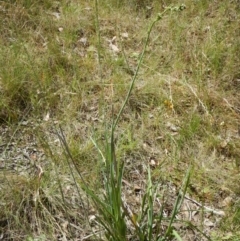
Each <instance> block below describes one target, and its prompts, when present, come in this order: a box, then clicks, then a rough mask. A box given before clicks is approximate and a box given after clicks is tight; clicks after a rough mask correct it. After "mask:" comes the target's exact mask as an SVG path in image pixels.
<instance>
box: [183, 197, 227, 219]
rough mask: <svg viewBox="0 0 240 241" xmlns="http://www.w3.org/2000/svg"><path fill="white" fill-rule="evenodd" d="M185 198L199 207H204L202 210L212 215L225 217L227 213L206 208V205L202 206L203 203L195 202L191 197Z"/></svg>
mask: <svg viewBox="0 0 240 241" xmlns="http://www.w3.org/2000/svg"><path fill="white" fill-rule="evenodd" d="M185 198H186V199H187V200H189V201H191V202H193V203H195V204H196V205H197V206H199V207H202V208H203V209H205V210H206V211H209V212H212V213H214V214H216V215H219V216H225V212H224V211H221V210H215V209H213V208H210V207H207V206H204V205H202V204H201V203H199V202H197V201H196V200H194V199H192V198H190V197H188V196H186V195H185Z"/></svg>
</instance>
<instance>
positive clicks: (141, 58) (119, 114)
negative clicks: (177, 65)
mask: <svg viewBox="0 0 240 241" xmlns="http://www.w3.org/2000/svg"><path fill="white" fill-rule="evenodd" d="M168 10H171V8H166V9H165V10H164V11H163V12H162V13H160V14H159V15H158V16H157V18H156V19H155V20H154V21H153V22H152V23H151V25H150V27H149V29H148V32H147V39H146V41H145V44H144V47H143V51H142V53H141V56H140V59H139V61H138V65H137V68H136V70H135V73H134V76H133V78H132V82H131V85H130V87H129V89H128V93H127V96H126V98H125V100H124V102H123V105H122V107H121V109H120V111H119V112H118V115H117V118H116V120H115V122H114V124H113V128H112V131H113V132H114V131H115V129H116V126H117V124H118V122H119V119H120V116H121V115H122V113H123V110H124V108H125V106H126V104H127V102H128V100H129V97H130V95H131V93H132V90H133V87H134V84H135V82H136V79H137V75H138V72H139V69H140V67H141V64H142V61H143V57H144V55H145V52H146V49H147V45H148V42H149V39H150V34H151V32H152V29H153V27H154V25H155V24H156V23H157V22H158V21H159V20H160V19H161V18H162V16H163V15H164V14H165V13H166V12H167V11H168Z"/></svg>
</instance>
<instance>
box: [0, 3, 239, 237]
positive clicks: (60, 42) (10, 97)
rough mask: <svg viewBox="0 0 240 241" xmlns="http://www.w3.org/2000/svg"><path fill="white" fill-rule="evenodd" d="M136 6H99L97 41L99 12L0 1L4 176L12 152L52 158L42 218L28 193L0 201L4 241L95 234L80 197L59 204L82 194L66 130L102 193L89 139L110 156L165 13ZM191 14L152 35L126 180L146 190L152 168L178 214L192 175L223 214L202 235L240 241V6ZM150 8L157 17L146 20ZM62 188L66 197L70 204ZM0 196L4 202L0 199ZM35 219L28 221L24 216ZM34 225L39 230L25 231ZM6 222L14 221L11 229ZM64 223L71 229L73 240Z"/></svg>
mask: <svg viewBox="0 0 240 241" xmlns="http://www.w3.org/2000/svg"><path fill="white" fill-rule="evenodd" d="M136 2H137V1H131V2H130V3H129V4H128V3H127V2H122V3H121V4H120V1H117V0H116V1H113V0H111V1H102V3H101V4H100V3H99V11H98V18H99V29H98V28H97V27H96V26H97V25H96V12H95V6H94V1H83V3H80V2H79V1H75V0H72V1H64V0H62V1H59V2H53V1H47V0H44V1H41V3H34V2H32V1H27V0H21V1H10V2H5V1H0V21H1V22H2V26H3V27H2V28H1V30H0V35H1V37H0V45H1V48H0V66H1V67H0V94H1V99H0V122H1V138H0V148H1V155H0V164H1V165H0V166H1V168H3V169H4V171H9V170H8V169H11V168H12V166H11V168H10V167H9V166H8V165H7V164H6V163H7V161H8V160H10V161H9V162H14V160H16V159H14V158H15V157H14V152H16V153H18V149H19V148H20V149H23V150H25V149H26V150H27V146H29V142H32V141H33V139H32V137H33V136H34V138H35V137H36V138H35V141H36V146H35V147H34V148H36V149H37V150H39V149H41V151H43V152H44V153H45V158H44V160H41V162H40V164H41V165H43V167H44V172H45V174H44V175H46V176H45V177H44V179H43V181H42V182H41V184H40V187H39V188H40V189H41V190H42V192H41V193H40V199H39V205H40V211H39V212H38V211H36V210H35V211H34V205H35V204H34V205H33V202H32V196H31V195H32V193H31V188H30V187H29V186H28V185H26V187H27V188H26V189H27V190H28V191H27V192H23V193H24V194H23V196H20V197H19V195H18V194H17V193H14V192H15V191H14V190H12V189H10V190H12V191H10V192H9V195H10V194H11V195H12V196H11V197H9V196H8V195H0V196H1V197H0V207H1V210H2V211H1V213H0V214H1V215H0V232H2V233H3V235H5V232H6V233H7V236H4V237H7V238H8V239H9V240H17V239H14V238H16V235H17V234H18V233H19V235H20V234H21V235H22V236H21V238H19V240H36V239H34V237H38V236H39V237H40V236H41V235H42V233H44V234H45V237H43V238H42V239H43V240H49V238H50V239H51V238H52V239H54V238H56V235H57V234H59V233H62V234H63V233H65V234H66V233H67V236H66V237H67V238H69V240H74V239H73V237H74V236H71V235H72V234H71V232H73V231H74V230H77V228H76V227H77V226H78V227H79V230H81V229H82V228H83V229H84V230H85V231H83V230H82V234H83V235H82V237H84V236H87V235H88V234H89V233H90V232H91V231H90V230H89V229H87V228H86V223H85V221H82V220H84V218H86V217H84V215H83V214H81V215H80V213H81V211H82V210H81V208H79V207H75V206H74V202H77V201H79V200H78V199H77V197H76V200H77V201H76V200H75V201H71V202H70V203H67V204H66V206H64V205H65V204H62V202H63V200H68V198H69V195H73V196H77V194H76V191H74V190H73V189H74V188H73V187H74V181H72V179H71V175H70V174H69V167H68V165H67V161H66V158H65V157H64V151H63V150H62V148H61V145H60V144H59V140H58V138H57V136H56V131H57V125H58V124H59V123H60V124H61V125H62V126H63V129H64V132H65V135H66V139H67V141H68V143H69V148H70V150H71V152H72V155H73V158H74V160H75V161H76V162H77V165H78V167H79V170H80V171H81V173H83V175H84V177H85V178H86V180H87V182H89V185H91V186H92V187H94V186H96V187H97V189H98V188H100V187H101V182H99V180H101V178H102V175H101V171H102V163H100V162H99V154H98V153H97V151H96V149H95V147H94V145H93V143H92V142H91V140H90V136H93V137H94V139H96V140H97V141H98V142H99V145H100V146H101V147H103V146H104V144H103V142H104V138H105V134H106V130H108V129H109V125H110V124H111V120H112V118H115V117H116V115H117V113H118V111H119V109H120V107H121V105H122V103H123V101H124V98H125V96H126V93H127V91H128V88H129V84H130V80H131V78H132V73H134V71H135V68H136V66H137V63H138V60H139V55H140V53H141V51H142V48H143V44H144V41H145V39H146V34H147V28H148V26H149V25H150V23H151V22H152V21H153V19H154V18H155V17H156V15H157V13H158V12H160V11H162V10H163V8H164V6H166V1H149V2H147V1H146V2H147V3H146V2H144V3H141V2H142V1H138V6H139V7H136ZM176 2H178V1H170V2H168V4H170V3H172V4H176ZM183 2H184V4H185V5H186V9H185V11H182V12H179V13H175V12H173V13H171V14H169V15H166V16H165V17H163V19H162V20H161V21H160V22H159V23H158V24H157V26H156V27H155V28H154V29H153V32H152V34H151V38H150V43H149V45H148V48H147V53H146V55H145V57H144V62H143V64H142V66H141V69H140V72H139V75H138V78H137V82H136V85H135V87H134V91H133V93H132V95H131V96H130V99H129V101H128V104H127V107H126V109H125V111H124V112H123V114H122V116H121V118H120V122H119V125H118V127H117V129H116V137H117V141H116V149H117V151H116V155H117V158H118V159H119V160H122V161H125V162H126V167H125V169H126V170H125V176H124V179H125V180H128V182H129V183H132V184H133V185H134V184H136V185H140V186H141V188H142V189H144V182H145V178H146V166H147V165H148V164H149V162H150V164H151V163H152V168H153V169H154V170H153V179H154V181H155V182H157V181H159V180H160V181H159V182H160V183H161V185H162V186H161V185H160V184H159V185H160V186H161V187H164V188H167V186H168V188H169V190H168V191H169V193H170V195H169V196H170V197H169V206H171V205H172V201H171V200H173V197H174V195H175V194H171V190H173V189H174V187H179V186H180V183H181V180H182V178H183V176H184V174H185V171H186V169H187V167H188V166H189V165H192V166H193V173H192V178H191V183H190V186H189V190H188V194H189V195H191V197H192V199H194V200H197V201H198V202H201V203H203V204H204V205H207V206H211V207H212V208H213V209H216V210H217V209H220V210H223V211H224V212H225V213H226V216H225V217H224V218H221V220H220V219H219V218H218V217H215V216H214V217H211V218H209V219H211V221H212V222H213V223H214V227H210V228H209V227H206V226H204V225H203V227H204V228H205V229H206V230H205V229H204V228H203V231H206V232H208V235H209V236H211V238H212V240H223V239H224V238H226V237H227V236H228V237H229V239H228V240H238V239H239V237H240V236H239V235H240V234H239V231H238V229H239V226H240V221H239V217H240V214H239V185H240V183H239V166H240V133H239V121H240V102H239V99H240V96H239V90H240V73H239V69H240V59H239V52H240V49H239V46H240V32H239V31H240V30H239V2H238V1H221V2H211V1H189V0H185V1H183ZM144 5H147V6H151V7H152V10H151V11H152V12H151V15H150V16H149V15H148V16H147V18H146V11H147V10H146V7H145V6H144ZM98 31H100V47H99V42H98V36H97V33H98ZM111 44H112V45H111ZM115 47H117V48H118V49H119V51H117V50H116V48H115ZM98 54H100V56H98ZM99 60H100V63H99ZM112 108H113V109H112ZM23 122H24V124H23ZM15 130H17V132H15ZM21 133H22V134H21ZM21 136H24V137H21ZM21 138H22V139H21ZM22 140H23V141H22ZM12 142H14V143H13V144H12ZM2 144H4V145H2ZM5 144H9V145H7V146H6V145H5ZM1 145H2V146H1ZM13 147H14V148H13ZM30 154H31V153H30ZM37 154H38V153H37ZM9 157H10V159H9ZM17 160H18V161H19V158H18V159H17ZM23 160H24V158H23ZM33 160H34V161H37V160H39V159H38V157H37V158H33ZM46 163H47V164H46ZM49 163H51V164H50V165H49ZM20 165H23V166H24V165H25V164H24V162H21V164H20ZM11 171H12V170H11ZM58 172H60V173H61V175H59V176H60V179H58V178H57V176H56V175H58V174H57V173H58ZM16 173H17V174H16ZM26 173H28V171H26V170H25V171H24V173H20V175H19V173H18V169H15V174H16V175H17V176H20V178H21V176H22V174H24V178H26V177H27V178H28V174H29V173H28V174H26ZM15 174H14V175H15ZM25 174H26V175H25ZM30 174H31V173H30ZM30 176H31V175H30ZM53 180H62V181H60V182H59V181H56V183H54V182H53ZM70 180H71V181H70ZM77 182H80V181H79V180H78V181H77ZM60 183H61V185H62V186H61V185H60ZM70 183H71V184H70ZM169 183H171V185H170V184H169ZM59 185H60V187H62V188H63V190H65V192H66V193H64V194H63V193H61V190H60V189H59ZM164 188H163V189H164ZM49 190H51V192H50V193H49V192H48V191H49ZM68 191H69V193H71V194H69V193H68ZM124 191H125V192H127V188H126V190H124ZM161 191H162V190H160V191H159V192H161ZM0 192H2V193H4V194H5V193H6V191H5V189H2V188H1V190H0ZM172 193H174V191H173V192H172ZM132 195H133V194H132V193H131V195H130V196H131V197H132ZM133 196H134V195H133ZM50 197H51V198H50ZM7 198H9V199H12V200H14V201H13V203H12V206H11V205H10V206H11V207H10V206H5V204H4V203H5V202H6V199H7ZM64 198H65V199H64ZM171 198H172V199H171ZM227 200H231V201H229V202H227ZM67 202H68V201H67ZM79 202H81V201H79ZM82 202H83V203H85V202H86V200H83V201H82ZM133 202H134V201H133ZM135 202H136V203H134V204H133V206H134V205H135V206H136V208H137V201H136V200H135ZM19 203H20V204H19ZM49 203H51V205H52V206H51V208H50V209H51V210H50V209H49V210H50V211H49V210H48V211H47V209H48V208H49V207H50V206H49V205H50V204H49ZM29 208H30V209H31V211H30V214H29V215H28V216H24V215H23V216H21V215H18V214H17V213H16V210H18V209H19V210H21V212H25V211H24V210H26V209H29ZM46 208H47V209H46ZM61 208H66V209H67V211H68V212H69V213H70V214H69V215H68V214H67V212H66V213H65V211H64V210H63V209H61ZM195 208H196V207H195ZM59 209H60V211H59V213H58V210H59ZM170 209H171V208H169V210H170ZM74 212H75V213H76V214H79V218H77V217H76V216H77V215H75V214H74ZM91 212H93V211H92V210H90V213H91ZM56 216H57V217H58V218H56ZM30 217H31V218H32V220H33V219H34V223H35V224H36V226H34V227H33V226H31V225H30V226H29V225H28V224H27V220H28V219H29V218H30ZM6 219H8V220H10V221H8V223H7V225H5V224H6V222H4V221H5V220H6ZM73 219H74V221H72V220H73ZM59 220H61V221H59ZM2 221H3V223H4V224H2ZM203 221H204V220H203ZM61 222H63V223H64V222H67V224H66V223H65V224H66V227H65V229H64V227H62V226H61V225H63V224H62V223H61ZM198 222H199V223H201V222H200V221H199V220H198ZM198 222H197V224H199V223H198ZM16 223H17V224H18V225H16ZM43 223H44V224H43ZM20 224H21V225H20ZM53 224H54V225H53ZM74 225H75V226H76V227H75V226H74ZM50 226H51V227H50ZM79 230H78V232H79V233H81V232H80V231H79ZM11 234H12V236H11ZM68 235H69V236H68ZM79 235H81V234H79ZM184 235H186V234H184V232H183V236H184ZM196 235H197V234H196ZM199 235H200V234H199ZM27 237H29V239H27ZM30 237H32V238H30ZM71 237H72V239H70V238H71ZM184 237H185V239H184V240H190V239H191V238H192V236H191V237H190V236H189V237H187V236H184ZM199 237H200V236H199ZM6 240H7V239H6ZM89 240H90V239H89ZM198 240H200V239H198Z"/></svg>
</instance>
